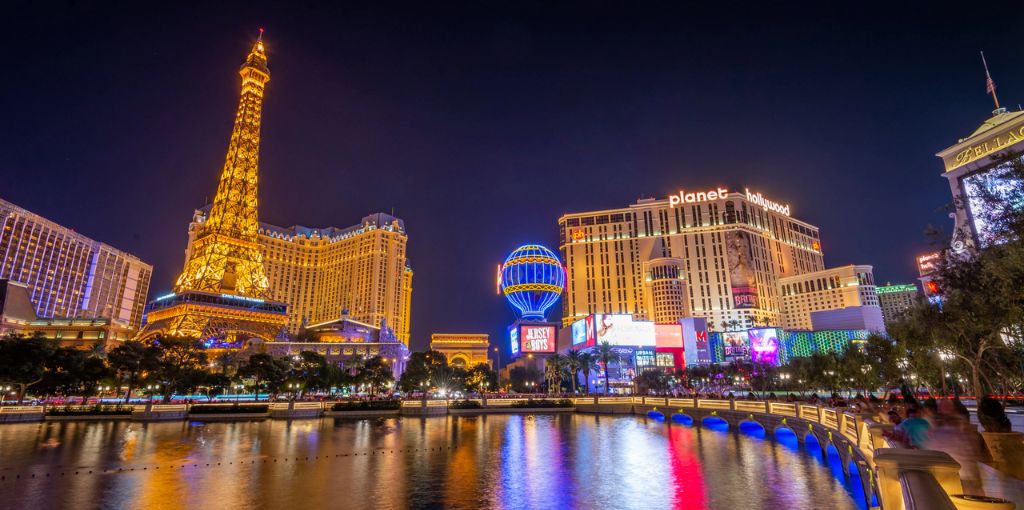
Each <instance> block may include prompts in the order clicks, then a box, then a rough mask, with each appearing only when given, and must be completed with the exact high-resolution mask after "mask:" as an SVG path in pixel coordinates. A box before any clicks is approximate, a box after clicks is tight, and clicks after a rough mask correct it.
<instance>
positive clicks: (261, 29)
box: [256, 27, 263, 41]
mask: <svg viewBox="0 0 1024 510" xmlns="http://www.w3.org/2000/svg"><path fill="white" fill-rule="evenodd" d="M256 40H257V41H262V40H263V27H260V36H259V37H258V38H257V39H256Z"/></svg>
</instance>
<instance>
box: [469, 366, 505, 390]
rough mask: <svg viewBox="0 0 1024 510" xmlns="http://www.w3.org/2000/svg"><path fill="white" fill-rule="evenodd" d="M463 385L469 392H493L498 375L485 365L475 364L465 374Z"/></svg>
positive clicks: (496, 385)
mask: <svg viewBox="0 0 1024 510" xmlns="http://www.w3.org/2000/svg"><path fill="white" fill-rule="evenodd" d="M465 385H466V389H467V390H469V391H477V392H483V391H486V390H488V389H490V390H495V389H497V387H498V373H497V372H496V371H494V370H492V369H491V367H490V365H488V364H487V363H477V364H476V365H473V368H470V369H469V372H467V374H466V378H465Z"/></svg>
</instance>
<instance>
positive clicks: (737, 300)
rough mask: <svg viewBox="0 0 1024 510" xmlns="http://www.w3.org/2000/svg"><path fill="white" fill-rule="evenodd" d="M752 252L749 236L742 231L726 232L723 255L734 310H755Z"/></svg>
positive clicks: (755, 298) (755, 291)
mask: <svg viewBox="0 0 1024 510" xmlns="http://www.w3.org/2000/svg"><path fill="white" fill-rule="evenodd" d="M752 250H753V248H752V246H751V241H750V235H749V234H747V233H746V232H744V231H742V230H730V231H729V232H726V234H725V254H726V259H727V260H728V261H729V283H730V285H731V287H732V300H733V307H734V308H757V302H758V300H757V298H758V296H757V285H756V283H755V279H754V269H753V262H752V261H753V256H752V255H751V254H752V253H753V251H752Z"/></svg>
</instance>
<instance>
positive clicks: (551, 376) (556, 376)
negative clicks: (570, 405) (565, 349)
mask: <svg viewBox="0 0 1024 510" xmlns="http://www.w3.org/2000/svg"><path fill="white" fill-rule="evenodd" d="M564 364H565V361H564V357H563V356H562V355H561V354H555V355H554V356H551V357H550V358H548V359H546V360H544V375H545V376H546V378H547V380H548V393H551V392H552V391H551V389H552V388H557V387H560V386H561V384H562V371H563V369H564Z"/></svg>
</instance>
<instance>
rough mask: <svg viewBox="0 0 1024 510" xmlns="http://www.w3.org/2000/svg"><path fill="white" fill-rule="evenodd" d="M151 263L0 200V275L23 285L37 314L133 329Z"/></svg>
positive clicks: (139, 318)
mask: <svg viewBox="0 0 1024 510" xmlns="http://www.w3.org/2000/svg"><path fill="white" fill-rule="evenodd" d="M152 275H153V266H151V265H149V264H147V263H145V262H143V261H141V260H139V259H138V258H137V257H135V256H133V255H131V254H128V253H125V252H123V251H120V250H117V249H115V248H113V247H111V246H109V245H106V244H103V243H101V242H99V241H94V240H92V239H90V238H88V237H86V236H84V235H82V234H79V233H78V232H75V231H74V230H73V229H70V228H68V227H64V226H62V225H59V224H57V223H55V222H53V221H50V220H48V219H46V218H44V217H42V216H40V215H38V214H35V213H32V212H30V211H28V210H25V209H22V208H21V207H18V206H16V205H14V204H12V203H10V202H7V201H5V200H3V199H0V279H6V280H10V281H12V282H17V283H20V284H22V285H24V287H25V289H26V291H27V293H28V295H29V298H30V300H31V302H32V305H33V307H34V308H35V314H36V315H37V316H38V317H39V318H78V319H105V320H108V321H110V322H111V323H113V324H116V325H118V327H122V328H127V329H134V330H137V329H138V328H139V326H140V325H141V323H142V315H143V310H144V308H145V305H146V295H147V293H148V292H149V284H150V279H151V277H152Z"/></svg>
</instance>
